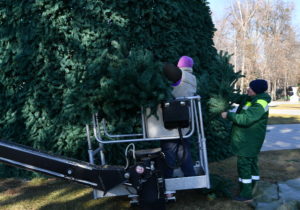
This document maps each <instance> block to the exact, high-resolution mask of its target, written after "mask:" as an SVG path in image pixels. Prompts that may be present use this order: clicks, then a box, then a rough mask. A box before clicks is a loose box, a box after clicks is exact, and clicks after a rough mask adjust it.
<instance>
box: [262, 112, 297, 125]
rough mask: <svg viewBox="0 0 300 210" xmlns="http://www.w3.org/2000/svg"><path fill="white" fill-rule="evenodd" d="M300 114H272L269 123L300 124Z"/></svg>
mask: <svg viewBox="0 0 300 210" xmlns="http://www.w3.org/2000/svg"><path fill="white" fill-rule="evenodd" d="M299 123H300V114H299V115H287V114H270V116H269V120H268V124H269V125H274V124H299Z"/></svg>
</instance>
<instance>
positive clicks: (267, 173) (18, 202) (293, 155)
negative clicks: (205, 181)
mask: <svg viewBox="0 0 300 210" xmlns="http://www.w3.org/2000/svg"><path fill="white" fill-rule="evenodd" d="M209 168H210V172H211V173H212V174H219V175H222V176H224V177H225V178H226V179H228V180H230V181H231V182H232V183H233V188H232V193H233V194H234V193H235V192H236V189H237V183H236V180H237V174H236V158H235V157H232V158H228V159H226V160H223V161H220V162H215V163H210V167H209ZM260 169H261V177H262V179H263V180H265V181H269V182H278V181H284V180H288V179H293V178H298V177H300V150H281V151H267V152H262V153H261V154H260ZM0 209H1V210H2V209H3V210H7V209H9V210H19V209H26V210H27V209H32V210H37V209H38V210H46V209H47V210H60V209H72V210H73V209H75V210H76V209H105V210H114V209H117V210H122V209H129V203H128V199H127V198H126V197H115V198H104V199H97V200H93V199H92V190H91V189H90V188H87V187H83V186H81V185H77V184H72V183H69V182H67V181H60V180H56V179H34V180H31V181H29V182H27V181H23V180H19V179H3V180H0ZM133 209H134V210H137V208H133ZM167 209H172V210H184V209H186V210H187V209H188V210H196V209H210V210H219V209H222V210H231V209H241V210H244V209H246V210H247V209H252V207H250V206H248V205H247V204H244V203H239V202H234V201H232V200H230V199H226V198H214V197H211V196H207V195H203V194H201V193H200V192H199V190H189V191H178V192H177V202H176V203H171V204H168V205H167Z"/></svg>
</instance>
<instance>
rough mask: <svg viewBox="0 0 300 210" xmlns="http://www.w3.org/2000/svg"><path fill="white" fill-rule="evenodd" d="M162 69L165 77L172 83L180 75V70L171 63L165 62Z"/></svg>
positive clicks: (176, 80) (177, 79) (178, 78)
mask: <svg viewBox="0 0 300 210" xmlns="http://www.w3.org/2000/svg"><path fill="white" fill-rule="evenodd" d="M163 70H164V74H165V76H166V77H167V79H168V80H170V81H172V82H173V83H176V82H178V81H179V80H180V79H181V77H182V71H181V70H180V69H179V68H178V67H177V66H175V65H174V64H172V63H165V64H164V67H163Z"/></svg>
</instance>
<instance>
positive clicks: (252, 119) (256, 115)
mask: <svg viewBox="0 0 300 210" xmlns="http://www.w3.org/2000/svg"><path fill="white" fill-rule="evenodd" d="M267 89H268V83H267V81H265V80H262V79H256V80H253V81H251V82H250V84H249V88H248V90H247V95H239V96H238V97H237V100H236V101H234V102H236V103H238V104H240V106H239V107H238V109H237V111H236V112H235V113H234V112H222V113H221V116H222V117H223V118H224V119H228V120H230V121H232V122H233V126H232V133H231V147H232V150H233V152H234V154H235V155H236V156H237V170H238V176H239V183H240V194H239V196H237V197H235V198H234V199H235V200H237V201H245V202H247V201H251V200H252V188H253V187H254V184H255V182H256V181H258V180H259V179H260V177H259V170H258V154H259V152H260V149H261V147H262V144H263V142H264V139H265V136H266V129H267V121H268V115H269V108H268V103H269V102H270V101H271V97H270V96H269V94H267V93H266V90H267Z"/></svg>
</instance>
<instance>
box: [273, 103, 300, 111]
mask: <svg viewBox="0 0 300 210" xmlns="http://www.w3.org/2000/svg"><path fill="white" fill-rule="evenodd" d="M270 109H285V110H299V111H300V104H279V105H275V106H271V107H270Z"/></svg>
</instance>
